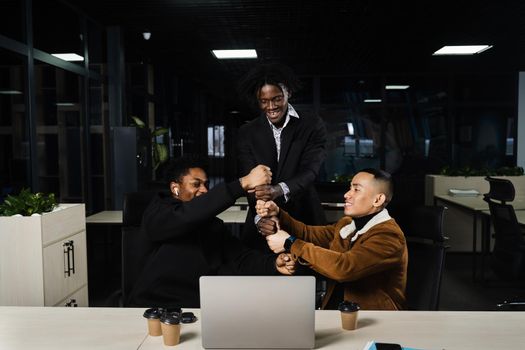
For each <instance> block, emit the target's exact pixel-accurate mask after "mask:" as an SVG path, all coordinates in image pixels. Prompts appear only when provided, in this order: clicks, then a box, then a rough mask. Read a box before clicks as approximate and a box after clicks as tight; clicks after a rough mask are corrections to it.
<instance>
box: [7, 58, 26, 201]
mask: <svg viewBox="0 0 525 350" xmlns="http://www.w3.org/2000/svg"><path fill="white" fill-rule="evenodd" d="M25 62H26V61H25V58H24V57H22V56H19V55H16V54H14V53H11V52H9V51H6V50H3V49H0V149H1V150H2V151H1V152H0V201H1V200H2V198H3V197H4V196H5V195H6V194H8V193H18V192H19V191H20V189H22V188H23V187H30V180H29V176H28V174H29V172H28V171H29V169H30V162H29V143H28V136H27V135H28V123H27V117H28V116H27V113H26V91H27V90H26V81H27V77H26V71H27V67H26V63H25Z"/></svg>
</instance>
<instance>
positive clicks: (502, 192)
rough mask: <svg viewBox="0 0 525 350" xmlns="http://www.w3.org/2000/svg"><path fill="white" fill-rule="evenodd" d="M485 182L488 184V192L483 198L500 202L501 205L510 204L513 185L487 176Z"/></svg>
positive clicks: (504, 180)
mask: <svg viewBox="0 0 525 350" xmlns="http://www.w3.org/2000/svg"><path fill="white" fill-rule="evenodd" d="M485 180H487V181H488V182H489V186H490V188H489V192H488V193H485V194H484V195H483V196H484V198H487V197H488V198H489V199H493V200H496V201H500V202H502V203H505V202H512V201H513V200H514V196H515V195H516V191H515V190H514V185H513V184H512V182H511V181H510V180H507V179H497V178H495V177H490V176H487V177H485Z"/></svg>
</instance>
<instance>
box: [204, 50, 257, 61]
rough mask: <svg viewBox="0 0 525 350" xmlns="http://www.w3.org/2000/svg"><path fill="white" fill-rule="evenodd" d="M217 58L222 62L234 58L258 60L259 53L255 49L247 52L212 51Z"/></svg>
mask: <svg viewBox="0 0 525 350" xmlns="http://www.w3.org/2000/svg"><path fill="white" fill-rule="evenodd" d="M211 52H213V54H214V55H215V57H217V58H218V59H220V60H225V59H233V58H257V51H255V50H254V49H247V50H211Z"/></svg>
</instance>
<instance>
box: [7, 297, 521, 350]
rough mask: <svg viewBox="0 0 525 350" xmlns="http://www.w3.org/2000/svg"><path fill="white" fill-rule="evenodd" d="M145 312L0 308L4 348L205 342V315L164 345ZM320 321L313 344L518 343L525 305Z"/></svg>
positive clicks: (323, 315) (334, 316)
mask: <svg viewBox="0 0 525 350" xmlns="http://www.w3.org/2000/svg"><path fill="white" fill-rule="evenodd" d="M188 311H193V312H194V313H195V314H196V315H197V317H199V316H200V313H199V310H191V309H188ZM143 312H144V309H132V308H129V309H126V308H43V307H0V349H44V350H47V349H53V350H55V349H58V348H64V349H71V350H77V349H100V350H102V349H117V350H118V349H141V350H144V349H145V350H155V349H156V350H160V349H179V350H184V349H202V345H201V335H200V334H201V324H200V321H197V322H196V323H193V324H185V325H182V328H181V343H180V344H179V345H177V347H166V346H164V345H163V344H162V337H150V336H147V330H146V320H145V319H144V318H143V317H142V313H143ZM275 321H276V322H278V318H276V320H275ZM315 322H316V326H315V343H316V346H315V348H316V349H327V350H330V349H344V350H361V349H362V348H363V347H364V345H365V344H366V342H367V341H369V340H376V341H382V342H392V343H400V344H401V345H404V346H407V347H414V348H419V349H425V350H429V349H447V350H450V349H462V350H468V349H520V348H523V341H524V340H523V339H524V338H523V330H524V326H523V325H524V324H525V312H426V311H361V312H360V315H359V323H358V329H356V330H355V331H344V330H342V329H341V327H340V318H339V312H338V311H316V319H315Z"/></svg>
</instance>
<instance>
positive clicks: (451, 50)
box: [432, 45, 492, 56]
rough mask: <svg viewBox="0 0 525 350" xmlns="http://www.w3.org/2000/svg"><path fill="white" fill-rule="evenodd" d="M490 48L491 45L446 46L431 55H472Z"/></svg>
mask: <svg viewBox="0 0 525 350" xmlns="http://www.w3.org/2000/svg"><path fill="white" fill-rule="evenodd" d="M491 47H492V45H451V46H448V45H447V46H443V47H442V48H441V49H439V50H437V51H436V52H434V53H433V54H432V55H433V56H440V55H474V54H476V53H481V52H483V51H485V50H488V49H490V48H491Z"/></svg>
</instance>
